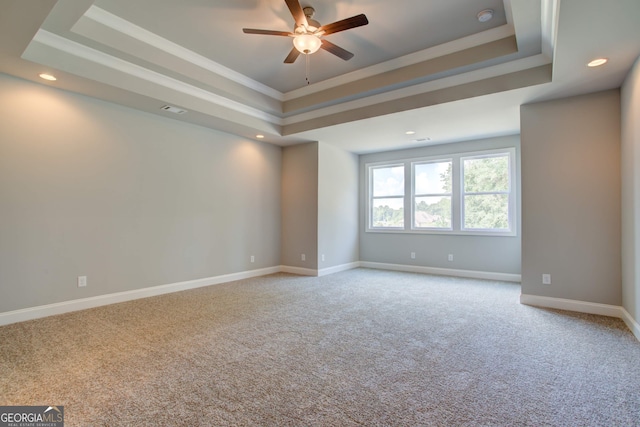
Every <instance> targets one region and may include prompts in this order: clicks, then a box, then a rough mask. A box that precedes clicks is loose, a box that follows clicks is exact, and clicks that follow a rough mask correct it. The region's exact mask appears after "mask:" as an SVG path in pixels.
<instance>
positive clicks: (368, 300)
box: [0, 269, 640, 426]
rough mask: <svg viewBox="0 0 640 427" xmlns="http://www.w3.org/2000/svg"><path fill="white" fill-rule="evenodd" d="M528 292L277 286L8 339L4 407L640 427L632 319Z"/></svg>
mask: <svg viewBox="0 0 640 427" xmlns="http://www.w3.org/2000/svg"><path fill="white" fill-rule="evenodd" d="M519 293H520V287H519V286H518V285H515V284H508V283H500V282H491V281H479V280H467V279H458V278H447V277H438V276H428V275H421V274H411V273H399V272H388V271H376V270H368V269H356V270H351V271H346V272H342V273H337V274H334V275H330V276H325V277H321V278H312V277H299V276H294V275H288V274H276V275H271V276H267V277H262V278H255V279H249V280H243V281H238V282H232V283H227V284H222V285H217V286H212V287H207V288H200V289H196V290H191V291H185V292H180V293H174V294H169V295H164V296H160V297H154V298H148V299H144V300H137V301H132V302H127V303H122V304H116V305H111V306H107V307H101V308H96V309H91V310H86V311H82V312H76V313H69V314H65V315H60V316H54V317H49V318H45V319H39V320H35V321H29V322H24V323H19V324H13V325H8V326H4V327H0V405H64V410H65V421H66V423H65V425H66V426H361V425H362V426H640V342H638V341H637V340H636V338H635V337H634V336H633V335H632V334H631V332H630V331H629V330H628V329H627V328H626V326H625V325H624V324H623V322H622V321H620V320H619V319H613V318H607V317H599V316H592V315H584V314H576V313H569V312H561V311H555V310H546V309H540V308H534V307H529V306H525V305H520V304H519V303H518V297H519Z"/></svg>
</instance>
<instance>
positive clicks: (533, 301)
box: [520, 294, 640, 341]
mask: <svg viewBox="0 0 640 427" xmlns="http://www.w3.org/2000/svg"><path fill="white" fill-rule="evenodd" d="M520 304H525V305H532V306H536V307H544V308H555V309H557V310H567V311H576V312H578V313H588V314H597V315H600V316H609V317H617V318H618V319H622V320H623V321H624V323H625V324H626V325H627V326H628V327H629V329H630V330H631V333H633V335H635V337H636V338H637V339H638V341H640V324H638V322H636V321H635V320H634V319H633V317H631V315H630V314H629V312H628V311H627V310H625V309H624V307H621V306H619V305H610V304H600V303H596V302H588V301H578V300H572V299H565V298H554V297H545V296H539V295H530V294H520Z"/></svg>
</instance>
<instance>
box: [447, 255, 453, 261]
mask: <svg viewBox="0 0 640 427" xmlns="http://www.w3.org/2000/svg"><path fill="white" fill-rule="evenodd" d="M447 259H448V260H449V262H452V261H453V254H449V256H448V257H447Z"/></svg>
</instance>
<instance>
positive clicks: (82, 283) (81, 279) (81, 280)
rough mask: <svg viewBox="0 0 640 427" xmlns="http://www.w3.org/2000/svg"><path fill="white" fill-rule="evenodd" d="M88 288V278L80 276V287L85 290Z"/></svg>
mask: <svg viewBox="0 0 640 427" xmlns="http://www.w3.org/2000/svg"><path fill="white" fill-rule="evenodd" d="M85 286H87V276H78V287H79V288H84V287H85Z"/></svg>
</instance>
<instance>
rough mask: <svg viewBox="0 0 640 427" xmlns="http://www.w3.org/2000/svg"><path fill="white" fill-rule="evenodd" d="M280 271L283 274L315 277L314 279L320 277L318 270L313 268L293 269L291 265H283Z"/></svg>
mask: <svg viewBox="0 0 640 427" xmlns="http://www.w3.org/2000/svg"><path fill="white" fill-rule="evenodd" d="M280 271H281V272H282V273H289V274H297V275H299V276H313V277H317V276H318V270H315V269H313V268H303V267H292V266H290V265H281V266H280Z"/></svg>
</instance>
